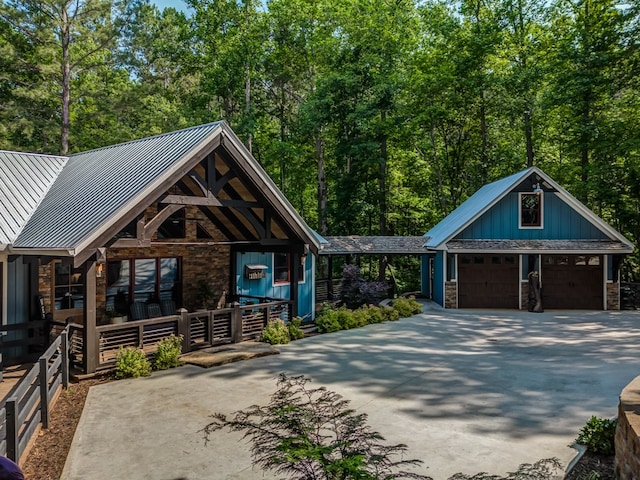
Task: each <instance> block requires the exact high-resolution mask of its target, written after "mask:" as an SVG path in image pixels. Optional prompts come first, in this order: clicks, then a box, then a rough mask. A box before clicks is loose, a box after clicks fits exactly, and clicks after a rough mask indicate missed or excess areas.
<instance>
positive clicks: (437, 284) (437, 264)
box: [433, 251, 445, 306]
mask: <svg viewBox="0 0 640 480" xmlns="http://www.w3.org/2000/svg"><path fill="white" fill-rule="evenodd" d="M444 255H445V253H444V252H443V251H438V252H437V253H436V258H435V261H434V270H435V272H434V273H433V301H434V302H436V303H438V304H440V305H442V306H444V280H445V278H444Z"/></svg>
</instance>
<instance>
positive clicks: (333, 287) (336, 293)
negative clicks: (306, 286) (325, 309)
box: [316, 277, 342, 303]
mask: <svg viewBox="0 0 640 480" xmlns="http://www.w3.org/2000/svg"><path fill="white" fill-rule="evenodd" d="M341 294H342V278H341V277H340V278H333V279H330V278H327V279H322V280H316V303H322V302H335V301H337V300H340V296H341Z"/></svg>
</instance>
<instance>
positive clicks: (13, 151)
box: [0, 149, 69, 159]
mask: <svg viewBox="0 0 640 480" xmlns="http://www.w3.org/2000/svg"><path fill="white" fill-rule="evenodd" d="M0 153H11V154H14V155H15V154H17V155H32V156H35V157H47V158H64V159H69V156H68V155H54V154H52V153H35V152H20V151H18V150H4V149H0Z"/></svg>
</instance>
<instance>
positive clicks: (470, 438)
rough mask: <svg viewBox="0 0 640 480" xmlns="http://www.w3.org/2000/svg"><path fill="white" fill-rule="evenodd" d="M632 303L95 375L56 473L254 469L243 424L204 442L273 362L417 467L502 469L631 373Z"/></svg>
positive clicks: (550, 445) (412, 321) (489, 318)
mask: <svg viewBox="0 0 640 480" xmlns="http://www.w3.org/2000/svg"><path fill="white" fill-rule="evenodd" d="M638 327H640V313H637V312H609V313H607V312H595V313H594V312H584V313H581V312H571V313H568V312H555V313H554V312H551V313H544V314H534V313H528V312H508V311H503V312H472V311H446V312H445V311H433V310H432V311H429V312H426V313H424V314H421V315H417V316H415V317H412V318H409V319H404V320H401V321H399V322H394V323H385V324H379V325H371V326H368V327H365V328H362V329H357V330H350V331H345V332H338V333H334V334H327V335H318V336H315V337H311V338H307V339H304V340H300V341H297V342H294V343H292V344H290V345H287V346H283V347H280V351H281V354H280V355H271V356H266V357H261V358H255V359H252V360H247V361H242V362H238V363H232V364H227V365H223V366H219V367H215V368H209V369H204V368H201V367H197V366H192V365H187V366H184V367H181V368H178V369H174V370H170V371H166V372H160V373H154V374H153V376H152V377H150V378H145V379H132V380H126V381H118V382H114V383H111V384H106V385H99V386H96V387H93V388H92V389H91V391H90V392H89V396H88V399H87V404H86V407H85V411H84V413H83V416H82V419H81V421H80V425H79V428H78V431H77V433H76V437H75V438H74V441H73V445H72V448H71V452H70V454H69V457H68V459H67V464H66V467H65V470H64V473H63V475H62V480H80V479H94V478H102V479H121V478H128V479H133V480H139V479H150V480H151V479H153V480H200V479H264V478H267V479H268V478H275V477H274V476H272V475H265V474H263V472H262V471H260V470H257V469H253V468H252V466H251V461H250V456H249V448H248V445H247V443H246V441H243V440H242V439H241V436H240V435H237V434H230V433H227V432H220V433H219V434H218V435H216V437H215V438H214V439H213V441H212V442H210V443H209V444H208V445H206V446H205V444H204V442H203V438H202V433H201V429H202V428H203V427H204V426H205V425H206V424H207V423H208V422H209V420H210V418H209V416H210V415H211V414H212V413H213V412H223V413H232V412H234V411H236V410H238V409H242V408H245V407H248V406H249V405H251V404H254V403H255V404H265V403H266V402H267V401H268V398H269V395H270V394H271V393H273V391H274V389H275V378H276V377H277V375H278V374H279V373H280V372H288V373H289V374H291V375H294V374H305V375H308V376H310V377H311V378H312V380H313V382H314V383H315V384H318V385H325V386H327V387H328V388H329V389H332V390H334V391H337V392H339V393H340V394H342V395H343V396H344V397H345V398H347V399H350V400H351V401H352V403H351V405H352V406H353V407H354V408H356V409H357V410H358V411H362V412H366V413H367V414H368V415H369V421H370V424H371V425H372V426H373V427H374V428H375V429H376V430H378V431H379V432H381V433H382V434H383V435H384V436H385V437H386V439H387V441H388V442H390V443H398V442H403V443H406V444H408V446H409V453H408V457H409V458H420V459H422V460H424V465H423V466H422V467H421V468H419V469H418V471H420V472H421V473H425V474H427V475H430V476H432V477H433V478H435V479H436V480H439V479H446V478H448V477H449V476H450V475H452V474H454V473H455V472H464V473H477V472H479V471H488V472H490V473H496V474H505V473H506V472H507V471H513V470H515V469H516V468H517V467H518V465H519V464H520V463H523V462H534V461H536V460H538V459H541V458H548V457H552V456H556V457H558V458H559V459H560V460H561V461H562V463H563V465H565V466H566V465H567V463H568V462H569V461H570V460H571V459H572V458H573V456H574V455H575V451H574V450H572V449H570V448H569V447H568V445H569V444H570V443H571V442H572V441H573V439H574V438H575V437H576V434H577V432H578V430H579V429H580V427H582V426H583V425H584V423H585V422H586V420H587V419H588V418H589V417H590V416H591V415H598V416H603V417H613V416H615V415H616V406H617V402H618V395H619V393H620V390H621V389H622V388H623V387H624V386H625V385H626V384H627V383H628V382H629V381H630V380H631V379H632V378H634V377H635V376H636V375H638V374H640V356H639V355H638V354H637V345H638V344H640V328H638Z"/></svg>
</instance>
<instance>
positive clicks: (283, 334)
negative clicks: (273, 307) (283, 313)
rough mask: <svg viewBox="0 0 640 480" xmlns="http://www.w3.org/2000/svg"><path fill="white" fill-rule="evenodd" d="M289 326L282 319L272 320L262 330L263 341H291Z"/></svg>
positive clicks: (274, 342) (276, 343)
mask: <svg viewBox="0 0 640 480" xmlns="http://www.w3.org/2000/svg"><path fill="white" fill-rule="evenodd" d="M290 340H291V338H290V337H289V328H288V327H287V325H285V323H284V322H283V321H282V320H279V319H278V320H270V321H269V322H268V323H267V326H266V327H264V329H263V330H262V341H263V342H266V343H270V344H271V345H284V344H285V343H289V341H290Z"/></svg>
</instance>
